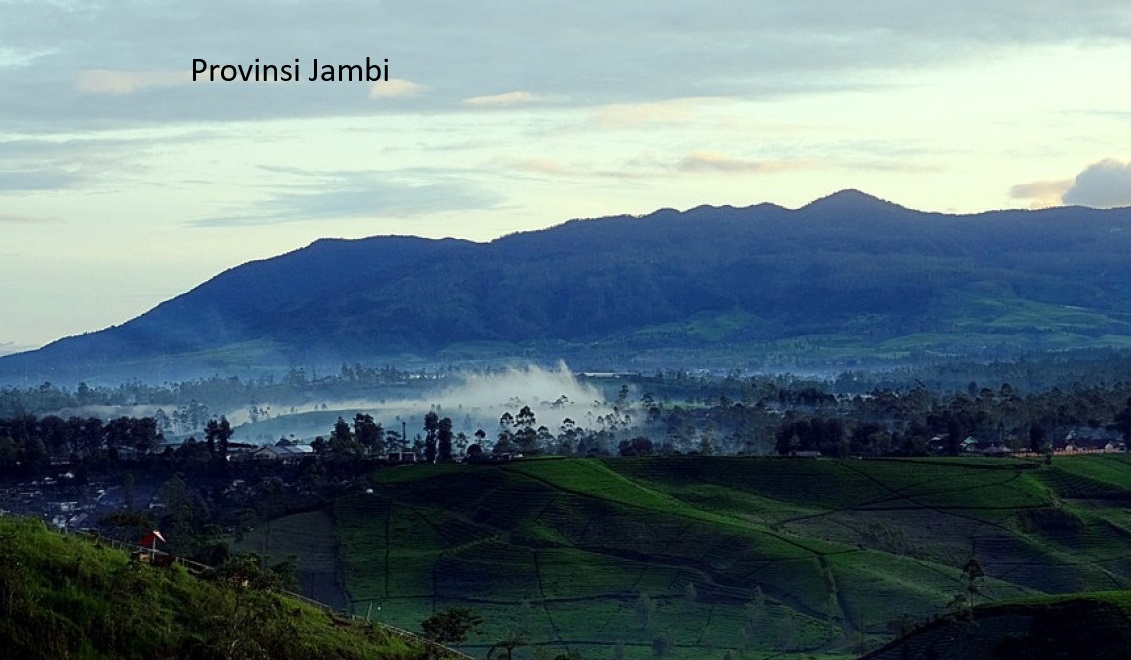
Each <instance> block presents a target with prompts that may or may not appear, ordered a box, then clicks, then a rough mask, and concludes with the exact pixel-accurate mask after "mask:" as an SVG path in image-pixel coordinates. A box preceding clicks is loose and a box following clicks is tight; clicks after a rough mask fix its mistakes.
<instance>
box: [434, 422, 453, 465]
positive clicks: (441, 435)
mask: <svg viewBox="0 0 1131 660" xmlns="http://www.w3.org/2000/svg"><path fill="white" fill-rule="evenodd" d="M436 450H437V454H436V456H437V458H438V459H439V460H441V461H445V462H446V461H450V460H452V420H451V418H450V417H445V418H443V419H441V420H440V421H439V422H438V426H437V429H436Z"/></svg>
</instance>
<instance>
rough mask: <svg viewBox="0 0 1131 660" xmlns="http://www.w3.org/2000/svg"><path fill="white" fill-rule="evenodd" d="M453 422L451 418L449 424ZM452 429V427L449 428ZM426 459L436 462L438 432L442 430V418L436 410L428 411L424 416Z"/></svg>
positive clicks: (429, 461)
mask: <svg viewBox="0 0 1131 660" xmlns="http://www.w3.org/2000/svg"><path fill="white" fill-rule="evenodd" d="M450 424H451V422H450V420H449V425H450ZM449 430H450V429H449ZM424 431H425V433H426V435H425V437H424V460H425V461H426V462H428V463H435V462H436V434H437V433H439V431H440V418H439V416H438V415H436V413H435V411H431V410H430V411H428V414H427V415H425V416H424Z"/></svg>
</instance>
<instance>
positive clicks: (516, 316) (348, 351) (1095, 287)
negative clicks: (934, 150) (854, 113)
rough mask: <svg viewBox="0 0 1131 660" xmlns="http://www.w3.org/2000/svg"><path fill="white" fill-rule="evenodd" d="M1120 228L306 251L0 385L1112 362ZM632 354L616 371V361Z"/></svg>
mask: <svg viewBox="0 0 1131 660" xmlns="http://www.w3.org/2000/svg"><path fill="white" fill-rule="evenodd" d="M1129 223H1131V210H1128V209H1113V210H1104V211H1101V210H1093V209H1084V208H1075V207H1069V208H1056V209H1046V210H1042V211H997V212H990V213H984V214H980V215H968V216H955V215H944V214H937V213H923V212H918V211H913V210H910V209H906V208H903V207H900V206H896V205H894V204H890V203H887V202H883V201H880V200H878V199H875V198H873V197H869V196H867V195H865V194H863V193H860V192H857V191H842V192H840V193H836V194H834V195H831V196H830V197H827V198H825V199H822V200H818V201H816V202H814V203H812V204H809V205H807V206H805V207H803V208H800V209H797V210H788V209H784V208H781V207H777V206H773V205H769V204H763V205H759V206H754V207H750V208H741V209H736V208H732V207H721V208H718V207H706V206H704V207H699V208H695V209H691V210H688V211H686V212H682V213H681V212H678V211H674V210H670V209H665V210H661V211H657V212H655V213H653V214H650V215H648V216H645V217H628V216H618V217H610V218H602V219H598V220H589V221H571V222H567V223H565V224H563V225H560V226H557V227H553V228H550V229H546V230H541V231H533V232H526V233H521V234H515V235H512V236H507V237H504V238H500V239H498V240H495V241H492V242H490V243H484V244H480V243H472V242H469V241H458V240H452V239H445V240H438V241H433V240H425V239H419V238H407V237H375V238H369V239H363V240H354V241H345V240H321V241H317V242H315V243H314V244H312V245H310V246H308V247H306V248H304V249H301V250H297V251H295V252H292V253H289V254H286V255H282V256H279V257H275V258H272V259H267V260H263V261H256V262H251V263H248V264H244V265H242V266H239V267H237V268H233V269H231V270H229V271H227V272H224V273H222V274H220V275H218V276H216V277H215V278H213V279H212V280H210V281H208V282H206V283H204V284H202V285H200V286H199V287H197V288H195V289H193V290H192V291H189V292H187V293H185V294H183V295H181V296H178V297H176V298H174V299H172V300H169V301H167V302H165V303H162V304H161V305H159V306H158V307H156V308H154V309H153V310H151V311H149V312H147V313H146V314H144V315H142V316H140V317H138V318H136V319H133V320H132V321H129V322H127V323H124V324H122V325H120V326H117V327H113V328H109V329H107V330H104V331H101V332H97V333H91V334H88V335H84V336H81V337H73V338H68V339H64V340H60V341H58V342H55V343H53V344H51V345H49V346H47V347H45V348H43V349H41V350H38V351H34V352H30V353H25V354H20V355H12V356H6V357H3V358H0V377H3V378H5V379H10V380H15V379H20V378H29V377H30V378H32V379H33V382H42V381H44V380H51V381H53V382H63V381H66V380H73V381H77V380H79V379H83V378H86V379H90V378H92V377H95V376H101V377H103V378H112V377H115V376H122V375H124V376H125V377H142V378H145V379H156V380H162V379H167V378H170V377H179V376H184V375H193V374H196V375H199V374H206V375H207V374H211V373H215V372H218V371H219V372H225V371H227V372H244V371H249V370H251V371H254V370H255V369H268V370H270V369H276V370H281V371H285V370H286V368H288V367H289V366H291V365H294V364H318V363H322V364H331V365H335V366H336V365H338V364H341V362H342V361H343V360H346V361H348V362H351V363H352V362H353V361H355V360H373V359H379V358H382V357H384V358H390V357H400V358H404V357H405V356H409V355H413V356H419V357H423V358H425V359H429V360H436V359H439V360H444V361H449V362H459V361H463V360H476V359H510V358H513V357H514V356H516V355H523V356H524V357H527V358H531V357H533V358H552V359H556V358H559V357H565V358H567V359H569V358H573V359H572V360H571V362H574V363H575V364H577V366H580V367H584V368H589V366H590V365H592V366H597V367H604V368H607V367H608V366H609V365H611V364H620V365H621V366H633V367H640V366H651V365H657V364H665V365H669V366H671V365H673V364H683V365H687V366H694V367H700V366H703V364H704V362H706V361H712V362H714V363H716V364H720V365H734V364H736V363H738V364H750V365H751V366H755V367H758V366H762V365H787V366H788V365H794V364H797V363H798V361H799V360H801V361H809V362H812V363H823V364H846V363H859V362H860V361H861V360H865V359H876V360H899V359H906V358H909V357H917V356H919V357H921V356H926V355H929V354H932V353H939V352H941V353H945V354H956V353H965V354H976V355H979V356H986V355H991V356H992V355H997V354H1005V353H1012V352H1016V351H1019V350H1045V349H1065V348H1082V347H1088V346H1128V345H1129V344H1131V339H1129V337H1131V289H1129V288H1128V287H1127V284H1126V283H1127V282H1128V281H1131V262H1129V261H1128V260H1127V259H1126V255H1127V254H1128V252H1131V231H1129V230H1128V229H1129ZM627 354H632V355H634V356H636V357H634V358H633V360H634V362H629V361H628V360H627V359H626V358H625V357H624V356H625V355H627Z"/></svg>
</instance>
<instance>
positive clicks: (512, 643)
mask: <svg viewBox="0 0 1131 660" xmlns="http://www.w3.org/2000/svg"><path fill="white" fill-rule="evenodd" d="M525 645H526V640H525V639H523V637H522V635H519V634H518V633H515V632H513V631H509V632H507V634H506V635H505V636H504V637H503V638H502V639H500V640H499V641H497V642H495V643H494V645H492V646H491V650H490V651H488V652H487V660H494V659H495V658H496V657H499V658H502V657H503V656H502V653H500V654H499V655H498V656H496V655H495V651H502V652H504V653H506V660H512V658H513V656H514V650H515V649H516V648H518V647H520V646H525Z"/></svg>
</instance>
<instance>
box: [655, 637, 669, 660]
mask: <svg viewBox="0 0 1131 660" xmlns="http://www.w3.org/2000/svg"><path fill="white" fill-rule="evenodd" d="M671 652H672V642H671V640H670V639H668V635H667V633H660V634H658V635H656V636H655V637H654V638H652V657H654V658H656V660H663V658H664V656H666V655H667V654H669V653H671Z"/></svg>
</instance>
